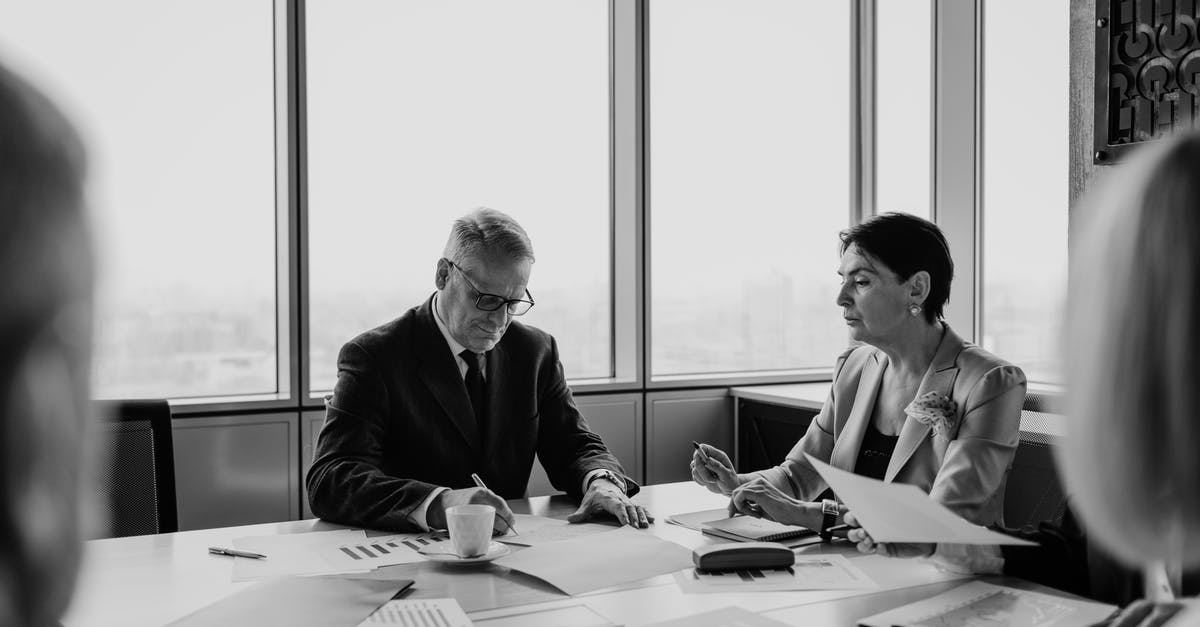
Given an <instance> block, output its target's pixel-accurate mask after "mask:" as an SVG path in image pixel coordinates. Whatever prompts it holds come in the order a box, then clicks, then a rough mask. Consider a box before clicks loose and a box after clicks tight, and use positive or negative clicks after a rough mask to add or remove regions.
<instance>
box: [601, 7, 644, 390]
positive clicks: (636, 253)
mask: <svg viewBox="0 0 1200 627" xmlns="http://www.w3.org/2000/svg"><path fill="white" fill-rule="evenodd" d="M609 7H610V10H611V23H610V27H611V31H610V32H611V34H612V38H611V44H610V45H611V49H610V55H609V58H610V63H611V66H610V76H611V84H610V106H611V109H610V112H611V123H612V127H611V133H612V135H611V138H612V139H611V146H612V148H611V150H612V154H611V168H612V181H611V185H612V234H611V236H612V244H613V246H612V254H613V269H612V273H613V274H612V276H613V337H612V341H613V377H614V383H616V382H626V383H628V382H633V383H636V384H638V385H641V384H642V383H643V382H644V381H645V380H646V376H647V373H648V372H649V370H648V357H647V355H646V352H647V349H648V344H647V341H648V340H647V335H648V334H647V325H648V322H647V314H646V295H647V292H646V282H647V281H648V278H647V276H646V272H647V268H648V263H647V258H646V247H645V242H646V240H645V238H646V217H645V215H646V214H645V192H646V171H645V169H646V155H645V113H646V110H645V69H646V68H645V61H646V58H645V44H646V42H645V15H646V3H645V1H644V0H611V1H610V5H609Z"/></svg>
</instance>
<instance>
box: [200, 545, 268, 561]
mask: <svg viewBox="0 0 1200 627" xmlns="http://www.w3.org/2000/svg"><path fill="white" fill-rule="evenodd" d="M208 552H209V553H212V554H213V555H228V556H230V557H249V558H251V559H256V560H263V559H267V556H266V555H263V554H262V553H251V552H249V551H239V550H237V549H226V548H224V547H219V546H210V547H208Z"/></svg>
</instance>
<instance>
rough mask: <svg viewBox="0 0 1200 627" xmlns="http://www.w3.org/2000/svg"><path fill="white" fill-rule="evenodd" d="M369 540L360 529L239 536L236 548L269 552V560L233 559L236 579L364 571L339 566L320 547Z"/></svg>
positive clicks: (266, 553) (267, 554)
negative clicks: (331, 561)
mask: <svg viewBox="0 0 1200 627" xmlns="http://www.w3.org/2000/svg"><path fill="white" fill-rule="evenodd" d="M366 539H367V534H365V533H363V531H362V530H361V529H338V530H336V531H313V532H310V533H289V534H283V535H275V536H251V537H246V538H236V539H234V541H233V548H235V549H239V550H242V551H252V552H254V553H262V554H263V555H266V556H267V558H266V559H254V558H249V557H235V558H233V580H234V581H235V582H237V581H253V580H255V579H265V578H268V577H283V576H287V575H327V574H335V573H347V572H363V571H365V570H370V569H365V568H357V567H348V568H347V567H339V566H338V565H336V564H331V563H329V561H327V560H326V559H325V558H324V557H322V556H321V549H322V548H328V547H338V546H342V545H344V544H355V543H359V542H363V541H364V540H366Z"/></svg>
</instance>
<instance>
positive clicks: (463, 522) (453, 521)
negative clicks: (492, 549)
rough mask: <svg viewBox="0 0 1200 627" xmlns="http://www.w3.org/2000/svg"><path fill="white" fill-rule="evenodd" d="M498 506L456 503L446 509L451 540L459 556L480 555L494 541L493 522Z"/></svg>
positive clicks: (485, 551)
mask: <svg viewBox="0 0 1200 627" xmlns="http://www.w3.org/2000/svg"><path fill="white" fill-rule="evenodd" d="M495 520H496V508H495V507H492V506H491V505H477V504H469V505H455V506H454V507H451V508H448V509H447V510H446V527H447V528H448V529H449V530H450V542H451V544H453V545H454V552H455V553H458V555H459V557H478V556H480V555H483V554H485V553H487V551H488V546H489V545H490V544H491V543H492V524H493V523H494V522H495Z"/></svg>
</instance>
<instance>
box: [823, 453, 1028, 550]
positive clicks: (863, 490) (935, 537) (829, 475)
mask: <svg viewBox="0 0 1200 627" xmlns="http://www.w3.org/2000/svg"><path fill="white" fill-rule="evenodd" d="M808 461H809V462H810V463H812V465H813V467H814V468H816V470H817V472H818V473H820V475H821V478H823V479H825V482H826V483H828V484H829V487H831V488H833V491H834V493H835V494H837V496H838V498H839V499H841V500H842V502H844V503H845V504H846V506H847V507H849V508H850V511H852V512H854V515H855V517H857V518H858V520H859V522H860V523H862V526H863V529H866V530H867V533H869V534H871V537H872V538H874V539H875V541H876V542H949V543H956V544H1018V545H1032V544H1034V543H1033V542H1028V541H1026V540H1021V539H1018V538H1014V537H1012V536H1008V535H1004V534H1002V533H998V532H995V531H992V530H991V529H988V528H986V527H981V526H979V525H976V524H973V523H970V522H967V521H966V520H963V519H962V518H961V517H959V516H958V515H957V514H955V513H954V512H951V511H950V510H948V509H946V508H945V507H944V506H943V505H942V504H941V503H938V502H937V501H934V500H933V499H931V498H929V495H927V494H925V493H924V492H922V491H921V489H920V488H918V487H916V486H913V485H908V484H906V483H884V482H883V481H878V480H875V479H871V478H870V477H863V476H860V475H856V474H854V473H851V472H846V471H845V470H840V469H838V468H834V467H833V466H830V465H829V464H826V463H824V462H822V461H820V460H818V459H817V458H815V457H813V456H811V455H809V456H808Z"/></svg>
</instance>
